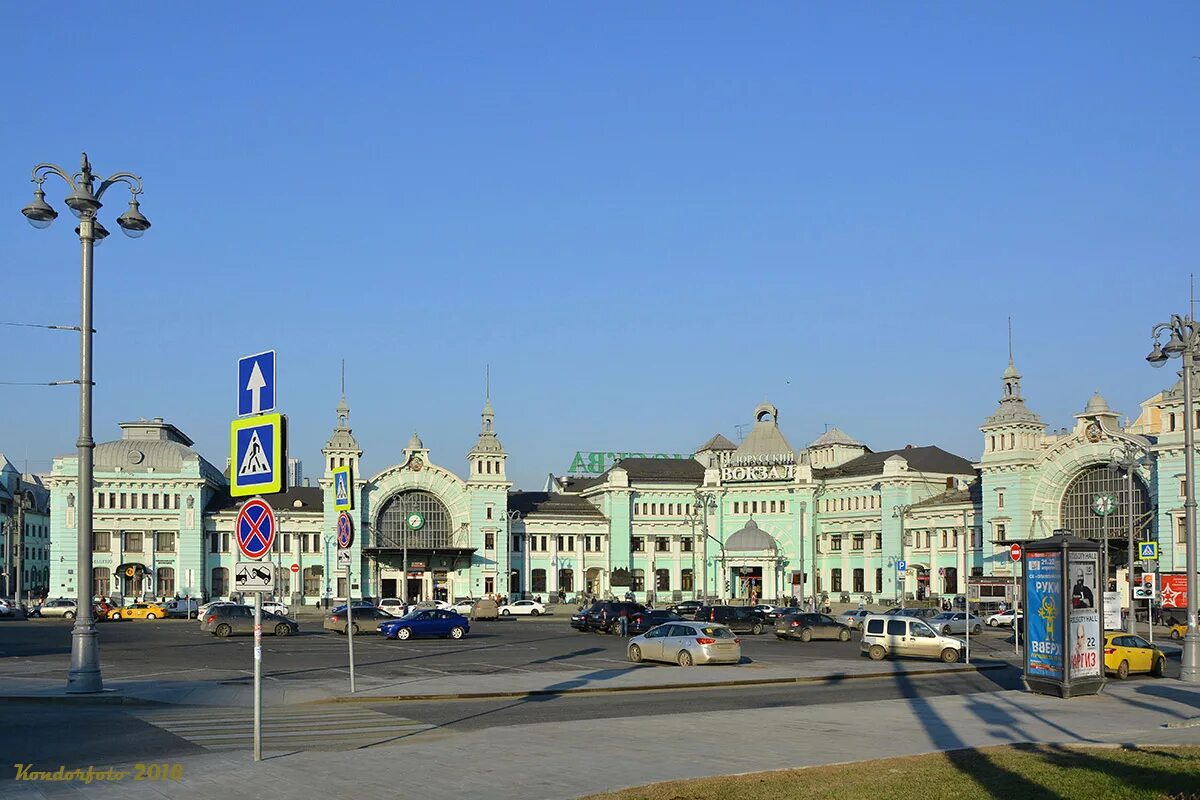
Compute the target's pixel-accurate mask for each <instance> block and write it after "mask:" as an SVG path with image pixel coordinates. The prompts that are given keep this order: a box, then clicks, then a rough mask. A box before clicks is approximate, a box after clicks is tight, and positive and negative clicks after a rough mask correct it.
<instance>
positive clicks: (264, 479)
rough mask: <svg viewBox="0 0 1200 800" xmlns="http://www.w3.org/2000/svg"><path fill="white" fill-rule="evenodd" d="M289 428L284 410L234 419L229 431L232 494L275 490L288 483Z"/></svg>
mask: <svg viewBox="0 0 1200 800" xmlns="http://www.w3.org/2000/svg"><path fill="white" fill-rule="evenodd" d="M286 439H287V430H286V424H285V418H284V416H283V415H282V414H264V415H262V416H258V417H250V418H248V419H235V420H234V421H233V424H232V425H231V426H230V432H229V494H230V495H232V496H233V497H248V496H250V495H255V494H275V493H277V492H282V491H284V490H285V489H286V488H287V486H286V484H287V470H286V469H285V465H286V461H287V456H286V454H287V441H286Z"/></svg>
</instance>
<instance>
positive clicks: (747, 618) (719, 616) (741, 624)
mask: <svg viewBox="0 0 1200 800" xmlns="http://www.w3.org/2000/svg"><path fill="white" fill-rule="evenodd" d="M696 621H697V622H715V623H717V624H718V625H725V626H726V627H728V628H729V629H730V630H732V631H734V632H735V633H750V634H753V635H755V636H757V635H758V634H760V633H762V632H763V629H764V628H765V627H766V623H765V622H763V618H762V617H761V616H759V615H758V614H756V613H755V612H754V611H753V610H752V609H749V608H746V607H745V606H700V610H699V611H697V612H696Z"/></svg>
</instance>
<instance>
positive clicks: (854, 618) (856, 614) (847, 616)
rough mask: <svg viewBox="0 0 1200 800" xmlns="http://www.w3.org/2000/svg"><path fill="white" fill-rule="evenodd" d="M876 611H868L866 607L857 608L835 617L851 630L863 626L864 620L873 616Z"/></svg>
mask: <svg viewBox="0 0 1200 800" xmlns="http://www.w3.org/2000/svg"><path fill="white" fill-rule="evenodd" d="M872 613H874V612H871V611H868V610H867V609H865V608H856V609H853V610H850V611H846V612H843V613H841V614H838V615H837V616H836V617H834V619H836V620H837V621H838V622H840V623H841V624H842V625H845V626H846V627H847V628H849V629H850V630H855V629H857V628H860V627H862V621H863V620H864V619H866V618H867V617H869V616H871V614H872Z"/></svg>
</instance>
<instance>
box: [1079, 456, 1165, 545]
mask: <svg viewBox="0 0 1200 800" xmlns="http://www.w3.org/2000/svg"><path fill="white" fill-rule="evenodd" d="M1128 486H1129V483H1128V481H1127V480H1126V478H1125V473H1123V472H1117V471H1115V470H1111V469H1109V468H1108V465H1106V464H1104V465H1096V466H1094V467H1088V468H1087V469H1085V470H1083V471H1082V472H1080V473H1079V474H1078V475H1076V476H1075V479H1074V480H1072V481H1071V484H1070V486H1068V487H1067V491H1066V492H1065V493H1064V494H1063V499H1062V509H1061V511H1062V517H1061V519H1062V527H1064V528H1068V529H1070V531H1071V532H1072V533H1074V534H1075V535H1076V536H1085V537H1087V538H1089V539H1099V538H1100V537H1101V536H1102V535H1103V526H1104V524H1105V519H1104V517H1101V516H1100V515H1099V514H1097V513H1096V512H1094V511H1093V510H1092V504H1093V503H1094V502H1095V500H1096V497H1097V496H1099V495H1109V494H1110V495H1112V496H1113V497H1115V498H1117V510H1116V511H1114V512H1113V513H1111V514H1109V515H1108V534H1109V536H1110V537H1117V536H1122V535H1124V534H1125V533H1126V531H1128V530H1129V514H1130V511H1131V510H1132V512H1133V520H1134V524H1135V525H1139V526H1142V525H1145V523H1146V521H1147V517H1146V513H1147V512H1148V511H1149V510H1150V496H1149V493H1148V492H1147V491H1146V487H1145V486H1144V485H1143V484H1142V480H1141V478H1140V477H1137V475H1136V473H1135V475H1134V479H1133V498H1132V501H1131V499H1130V497H1129V489H1128ZM1137 530H1138V531H1139V532H1140V531H1141V527H1138V528H1137Z"/></svg>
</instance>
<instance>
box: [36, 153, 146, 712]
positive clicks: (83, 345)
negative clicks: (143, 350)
mask: <svg viewBox="0 0 1200 800" xmlns="http://www.w3.org/2000/svg"><path fill="white" fill-rule="evenodd" d="M51 175H57V176H58V177H60V178H62V179H63V180H64V181H66V183H67V185H68V186H70V187H71V193H70V194H69V195H67V199H66V203H67V207H68V208H70V209H71V213H72V214H74V215H75V216H76V217H78V218H79V227H78V228H76V229H75V232H76V233H78V234H79V243H80V247H81V250H82V273H81V281H80V283H81V287H82V288H81V299H80V313H79V318H80V319H79V439H78V440H77V441H76V442H75V445H76V447H78V448H79V510H78V519H79V522H78V527H77V530H78V532H79V542H78V544H79V562H78V564H77V565H76V572H77V575H76V585H77V586H78V592H79V595H78V600H77V603H76V612H77V615H76V617H75V627H74V628H73V629H72V631H71V669H70V671H69V672H68V674H67V691H68V692H72V693H78V694H82V693H90V692H99V691H101V690H102V689H103V688H104V681H103V679H102V677H101V675H100V653H99V650H98V649H97V647H96V623H95V620H94V619H93V617H92V504H93V502H94V498H93V496H92V457H93V455H94V453H93V451H94V450H95V447H96V443H95V442H94V441H93V440H92V249H93V247H95V245H97V244H99V243H100V242H101V241H103V240H104V238H105V237H106V236H108V231H107V230H106V229H105V228H104V226H103V225H102V224H100V221H99V220H98V219H97V218H96V212H97V211H99V210H100V207H101V203H100V198H101V197H103V196H104V193H105V192H107V191H108V190H109V188H111V187H112V186H113V185H115V184H117V183H123V184H125V185H126V186H128V187H129V190H130V195H131V196H130V198H129V208H128V209H127V210H126V211H125V213H124V214H122V215H121V216H119V217H117V224H118V225H119V226H121V230H122V231H124V232H125V234H126V235H127V236H129V237H131V238H134V239H136V238H138V237H139V236H141V235H142V234H144V233H145V232H146V231H147V230H149V229H150V220H148V219H146V218H145V217H144V216H142V212H141V210H140V209H139V208H138V195H139V194H141V193H142V179H141V178H139V177H138V176H137V175H134V174H133V173H131V172H114V173H113V174H112V175H109V176H108V177H107V178H104V179H103V180H101V181H100V188H99V189H95V190H94V191H93V187H94V185H95V181H96V176H95V175H93V174H92V166H91V164H89V163H88V157H87V153H84V154H83V159H82V165H81V167H80V170H79V172H76V173H74V174H71V173H69V172H67V171H66V170H64V169H63V168H62V167H60V166H57V165H55V164H38V165H37V166H36V167H34V168H33V178H32V180H33V183H34V184H35V185H36V187H37V188H36V189H34V192H33V202H31V203H30V204H29V205H27V206H25V207H24V208H23V209H21V213H22V214H24V215H25V218H26V219H27V220H29V224H30V225H32V226H33V227H35V228H46V227H49V225H50V223H52V222H54V220H55V218H56V217H58V212H57V211H55V210H54V209H53V208H51V207H50V205H49V204H48V203H47V202H46V194H45V192H43V191H42V184H44V183H45V182H46V178H48V177H49V176H51Z"/></svg>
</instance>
